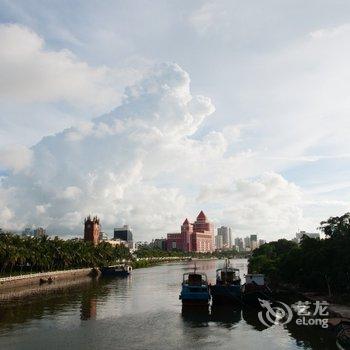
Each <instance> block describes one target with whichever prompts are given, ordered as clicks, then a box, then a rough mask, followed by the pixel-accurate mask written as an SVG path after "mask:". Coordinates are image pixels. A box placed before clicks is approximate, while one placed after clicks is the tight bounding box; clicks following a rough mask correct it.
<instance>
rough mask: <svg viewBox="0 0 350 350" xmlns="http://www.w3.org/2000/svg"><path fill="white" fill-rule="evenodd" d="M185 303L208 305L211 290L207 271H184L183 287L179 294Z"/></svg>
mask: <svg viewBox="0 0 350 350" xmlns="http://www.w3.org/2000/svg"><path fill="white" fill-rule="evenodd" d="M179 299H180V300H182V304H183V305H208V303H209V301H210V292H209V286H208V278H207V275H206V274H205V273H201V272H197V268H196V266H195V268H194V271H193V272H190V273H184V274H183V277H182V288H181V293H180V295H179Z"/></svg>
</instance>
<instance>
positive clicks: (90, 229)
mask: <svg viewBox="0 0 350 350" xmlns="http://www.w3.org/2000/svg"><path fill="white" fill-rule="evenodd" d="M100 232H101V226H100V219H99V218H98V217H97V216H95V217H94V218H91V216H90V215H89V216H88V217H87V218H86V219H85V220H84V241H88V242H92V243H93V245H97V244H98V243H99V242H100Z"/></svg>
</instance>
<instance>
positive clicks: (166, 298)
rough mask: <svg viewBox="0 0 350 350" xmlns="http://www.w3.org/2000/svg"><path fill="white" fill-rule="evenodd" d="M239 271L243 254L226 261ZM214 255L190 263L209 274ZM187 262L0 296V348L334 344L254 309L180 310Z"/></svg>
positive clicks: (243, 267)
mask: <svg viewBox="0 0 350 350" xmlns="http://www.w3.org/2000/svg"><path fill="white" fill-rule="evenodd" d="M232 262H233V265H234V266H235V267H238V268H239V269H240V270H241V274H242V276H241V277H243V274H244V273H246V266H247V262H246V260H243V259H242V260H233V261H232ZM222 264H223V262H222V261H200V262H197V267H198V268H199V270H201V271H204V272H206V273H207V275H208V278H209V280H210V281H214V280H215V269H216V268H217V267H218V266H219V267H221V266H222ZM192 266H193V263H192V262H188V263H187V262H186V263H180V264H167V265H162V266H156V267H152V268H146V269H139V270H134V271H133V274H132V276H131V277H129V278H125V279H99V280H95V281H93V280H85V281H82V282H81V283H79V284H75V285H73V286H67V287H65V288H61V289H59V290H56V291H50V292H46V293H43V294H40V295H34V296H30V297H25V298H23V297H22V298H19V299H17V300H12V301H1V300H0V349H1V350H3V349H6V350H7V349H28V350H31V349H33V350H34V349H35V350H37V349H60V350H62V349H152V350H154V349H162V350H164V349H266V350H273V349H278V350H280V349H316V350H322V349H336V347H335V345H334V338H333V337H332V336H331V335H330V333H329V332H328V331H325V330H322V329H314V328H311V327H300V326H295V325H294V326H293V325H287V326H274V327H272V328H266V327H264V326H262V325H261V324H260V322H259V320H258V318H257V312H256V311H254V310H250V311H249V310H233V309H231V308H230V307H225V308H223V309H215V310H212V312H211V313H208V312H200V311H198V310H197V312H194V311H193V310H188V309H186V310H182V307H181V301H180V300H179V298H178V296H179V292H180V284H181V279H182V274H183V273H184V272H188V271H190V270H191V269H192Z"/></svg>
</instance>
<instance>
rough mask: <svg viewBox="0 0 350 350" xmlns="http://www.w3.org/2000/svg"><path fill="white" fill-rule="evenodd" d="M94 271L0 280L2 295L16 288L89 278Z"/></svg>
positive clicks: (14, 277) (73, 271) (75, 271)
mask: <svg viewBox="0 0 350 350" xmlns="http://www.w3.org/2000/svg"><path fill="white" fill-rule="evenodd" d="M92 271H93V269H91V268H87V269H76V270H65V271H51V272H43V273H32V274H27V275H20V276H12V277H3V278H0V294H2V293H6V292H7V291H12V290H13V289H14V288H17V287H23V286H38V285H43V284H50V283H52V282H58V281H64V280H74V279H80V278H84V277H88V276H90V275H91V274H92Z"/></svg>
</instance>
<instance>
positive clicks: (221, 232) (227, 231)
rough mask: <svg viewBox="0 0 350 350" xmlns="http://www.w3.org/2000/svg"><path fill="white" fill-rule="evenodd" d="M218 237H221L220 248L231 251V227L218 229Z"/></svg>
mask: <svg viewBox="0 0 350 350" xmlns="http://www.w3.org/2000/svg"><path fill="white" fill-rule="evenodd" d="M218 236H222V248H223V249H231V248H232V234H231V227H227V226H221V227H219V228H218Z"/></svg>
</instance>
